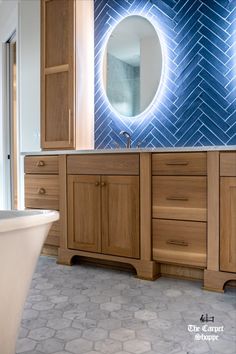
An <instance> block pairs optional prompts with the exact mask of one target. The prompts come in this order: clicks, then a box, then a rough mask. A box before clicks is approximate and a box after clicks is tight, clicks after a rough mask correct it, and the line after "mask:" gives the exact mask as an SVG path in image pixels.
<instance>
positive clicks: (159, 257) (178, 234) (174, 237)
mask: <svg viewBox="0 0 236 354" xmlns="http://www.w3.org/2000/svg"><path fill="white" fill-rule="evenodd" d="M152 226H153V259H154V260H156V261H159V262H163V263H168V262H172V263H176V264H186V265H194V266H198V267H205V266H206V242H207V240H206V223H203V222H192V221H179V220H178V221H177V220H161V219H153V224H152Z"/></svg>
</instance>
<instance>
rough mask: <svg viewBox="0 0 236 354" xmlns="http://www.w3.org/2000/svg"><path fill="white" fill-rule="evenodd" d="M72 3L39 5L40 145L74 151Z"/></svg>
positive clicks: (49, 1)
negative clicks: (72, 149)
mask: <svg viewBox="0 0 236 354" xmlns="http://www.w3.org/2000/svg"><path fill="white" fill-rule="evenodd" d="M74 26H75V1H74V0H70V1H68V0H60V1H58V0H42V1H41V118H42V125H41V144H42V148H45V149H50V148H63V149H68V148H74V114H75V99H74V97H75V90H74V78H75V27H74Z"/></svg>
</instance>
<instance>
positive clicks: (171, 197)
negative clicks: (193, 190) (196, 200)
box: [166, 196, 189, 202]
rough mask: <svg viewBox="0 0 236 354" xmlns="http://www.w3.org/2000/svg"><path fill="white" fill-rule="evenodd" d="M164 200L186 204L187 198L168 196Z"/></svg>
mask: <svg viewBox="0 0 236 354" xmlns="http://www.w3.org/2000/svg"><path fill="white" fill-rule="evenodd" d="M166 200H181V201H183V202H187V201H188V200H189V199H188V198H187V197H178V196H170V197H166Z"/></svg>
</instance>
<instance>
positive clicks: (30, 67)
mask: <svg viewBox="0 0 236 354" xmlns="http://www.w3.org/2000/svg"><path fill="white" fill-rule="evenodd" d="M18 29H19V74H20V77H19V100H20V107H19V108H20V150H21V151H38V150H40V136H39V134H40V1H39V0H33V1H29V0H21V1H20V2H19V27H18Z"/></svg>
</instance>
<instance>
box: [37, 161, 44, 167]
mask: <svg viewBox="0 0 236 354" xmlns="http://www.w3.org/2000/svg"><path fill="white" fill-rule="evenodd" d="M37 166H38V167H42V166H45V162H44V161H42V160H40V161H39V162H38V164H37Z"/></svg>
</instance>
